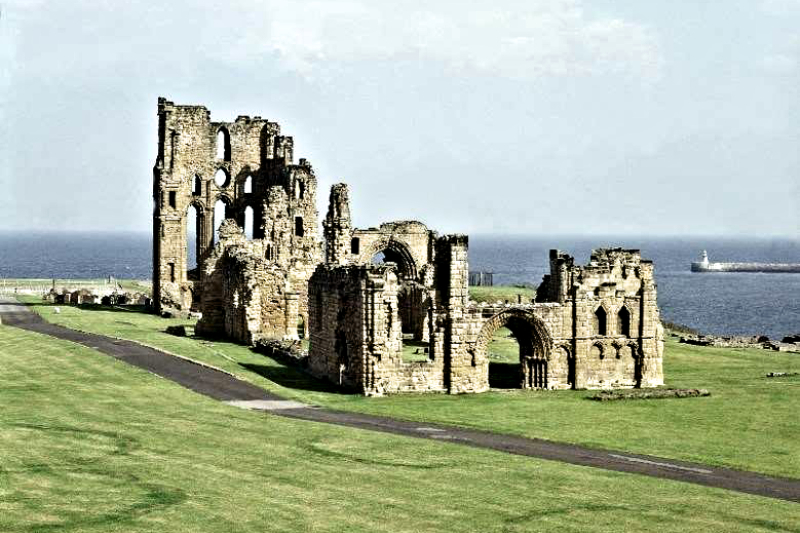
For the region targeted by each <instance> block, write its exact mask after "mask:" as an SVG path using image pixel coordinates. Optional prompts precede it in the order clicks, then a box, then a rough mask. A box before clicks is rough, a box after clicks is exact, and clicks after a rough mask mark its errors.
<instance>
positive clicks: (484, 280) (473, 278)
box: [469, 272, 494, 287]
mask: <svg viewBox="0 0 800 533" xmlns="http://www.w3.org/2000/svg"><path fill="white" fill-rule="evenodd" d="M493 276H494V274H493V273H492V272H470V273H469V284H470V286H471V287H491V286H492V285H494V280H493V279H492V278H493Z"/></svg>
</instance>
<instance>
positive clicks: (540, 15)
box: [225, 0, 662, 80]
mask: <svg viewBox="0 0 800 533" xmlns="http://www.w3.org/2000/svg"><path fill="white" fill-rule="evenodd" d="M505 4H506V6H504V5H503V2H499V3H495V5H494V7H492V8H491V9H487V8H485V7H483V8H471V7H470V5H469V4H468V3H467V4H463V3H457V4H452V5H447V4H445V5H441V4H436V5H434V4H432V3H421V2H420V3H415V4H414V5H412V4H411V3H409V2H401V3H393V4H391V5H378V4H375V3H368V2H366V1H363V2H362V1H357V0H329V1H324V2H321V1H315V0H299V1H293V2H290V3H289V2H285V1H279V0H273V1H267V2H255V1H254V0H237V1H236V2H235V3H234V4H233V9H235V10H237V11H239V12H240V14H242V15H246V17H247V20H248V21H249V23H248V24H247V25H241V26H239V28H240V29H241V33H239V34H238V35H237V36H236V37H235V38H234V42H233V43H232V45H233V46H232V47H229V48H226V50H225V55H226V57H227V59H228V60H231V59H235V60H240V61H247V60H250V59H252V58H253V55H254V54H261V55H263V54H277V55H279V57H280V59H281V61H282V63H283V65H284V66H286V67H287V68H289V69H291V70H294V71H297V72H300V73H302V74H304V75H307V76H313V75H314V74H315V73H316V72H317V71H318V70H320V69H327V68H329V67H331V66H335V65H336V64H338V63H348V62H357V61H364V60H387V59H391V60H402V59H417V58H419V59H422V60H428V61H436V62H438V63H441V64H442V65H444V66H446V67H448V68H451V69H456V70H461V71H470V72H473V73H484V74H488V75H499V76H505V77H512V78H535V77H539V76H547V75H572V74H602V73H614V74H626V75H630V76H632V77H636V78H645V79H650V80H652V79H655V78H657V77H658V76H659V73H660V66H661V62H662V59H661V55H660V52H659V47H658V42H657V38H656V36H655V35H654V33H653V31H652V30H651V29H650V28H648V27H646V26H644V25H642V24H639V23H636V22H632V21H626V20H622V19H619V18H610V17H591V16H589V15H587V14H586V13H585V11H584V9H583V8H582V5H581V2H580V1H579V0H533V1H529V2H526V3H523V4H516V5H512V4H510V3H509V2H506V3H505ZM484 5H485V4H484Z"/></svg>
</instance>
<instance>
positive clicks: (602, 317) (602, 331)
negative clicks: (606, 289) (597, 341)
mask: <svg viewBox="0 0 800 533" xmlns="http://www.w3.org/2000/svg"><path fill="white" fill-rule="evenodd" d="M607 318H608V317H607V315H606V310H605V308H603V306H602V305H601V306H600V307H598V308H597V310H595V312H594V321H593V322H594V334H595V335H602V336H606V335H607V331H608V330H607V329H606V323H607Z"/></svg>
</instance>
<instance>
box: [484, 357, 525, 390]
mask: <svg viewBox="0 0 800 533" xmlns="http://www.w3.org/2000/svg"><path fill="white" fill-rule="evenodd" d="M521 386H522V373H521V369H520V366H519V363H497V362H494V361H490V362H489V387H491V388H493V389H519V388H521Z"/></svg>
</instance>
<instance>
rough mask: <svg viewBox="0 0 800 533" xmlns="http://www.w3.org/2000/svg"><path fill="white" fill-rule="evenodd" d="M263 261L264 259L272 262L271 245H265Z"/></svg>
mask: <svg viewBox="0 0 800 533" xmlns="http://www.w3.org/2000/svg"><path fill="white" fill-rule="evenodd" d="M264 259H266V260H267V261H272V245H271V244H268V245H267V249H266V251H265V252H264Z"/></svg>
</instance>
